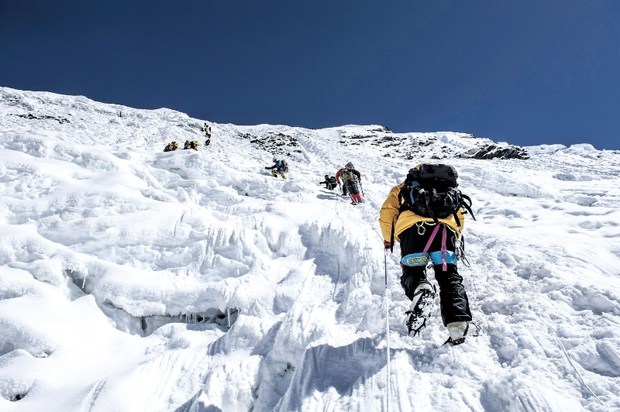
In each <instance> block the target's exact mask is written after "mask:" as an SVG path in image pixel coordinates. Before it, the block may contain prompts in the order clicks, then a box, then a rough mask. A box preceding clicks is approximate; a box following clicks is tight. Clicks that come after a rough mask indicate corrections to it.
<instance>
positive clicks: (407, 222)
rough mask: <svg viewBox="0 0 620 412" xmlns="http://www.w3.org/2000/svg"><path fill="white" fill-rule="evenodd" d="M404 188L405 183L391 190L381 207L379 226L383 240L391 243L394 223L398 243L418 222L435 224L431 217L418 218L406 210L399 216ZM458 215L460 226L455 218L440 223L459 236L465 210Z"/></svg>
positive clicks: (460, 210) (447, 218)
mask: <svg viewBox="0 0 620 412" xmlns="http://www.w3.org/2000/svg"><path fill="white" fill-rule="evenodd" d="M403 186H404V183H401V184H399V185H396V186H394V187H393V188H392V190H390V194H389V195H388V197H387V199H385V202H383V206H381V210H380V211H379V225H380V226H381V234H382V235H383V239H384V240H387V241H390V239H391V235H392V222H396V223H395V225H394V238H395V239H396V240H398V241H400V234H401V233H403V232H404V231H405V230H407V229H409V228H410V227H411V226H413V225H415V224H416V223H417V222H429V223H433V222H434V220H433V218H431V217H422V216H418V215H416V214H415V213H413V212H411V211H409V210H405V211H403V212H402V213H400V214H399V208H400V200H399V199H398V194H399V193H400V189H401V188H402V187H403ZM456 214H457V216H458V219H459V221H460V222H461V225H460V226H459V225H458V224H457V223H456V219H454V216H450V217H446V218H443V219H439V221H440V222H443V223H445V224H447V225H448V227H450V228H451V229H452V230H454V232H455V233H456V234H457V235H459V234H460V233H461V231H462V230H463V227H464V226H465V218H464V216H463V209H462V208H461V209H459V211H458V212H457V213H456Z"/></svg>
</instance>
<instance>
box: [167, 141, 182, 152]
mask: <svg viewBox="0 0 620 412" xmlns="http://www.w3.org/2000/svg"><path fill="white" fill-rule="evenodd" d="M178 148H179V145H178V144H177V142H176V141H172V142H170V143H168V144H167V145H166V147H164V152H172V151H174V150H177V149H178Z"/></svg>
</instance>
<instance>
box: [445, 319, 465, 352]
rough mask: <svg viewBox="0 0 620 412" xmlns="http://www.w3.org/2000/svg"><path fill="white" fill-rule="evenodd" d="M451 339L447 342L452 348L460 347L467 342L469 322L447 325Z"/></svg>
mask: <svg viewBox="0 0 620 412" xmlns="http://www.w3.org/2000/svg"><path fill="white" fill-rule="evenodd" d="M446 327H447V328H448V332H449V333H450V337H449V338H448V340H447V341H446V343H449V344H450V345H452V346H456V345H460V344H461V343H463V342H465V336H466V335H467V331H468V330H469V322H451V323H448V324H447V325H446Z"/></svg>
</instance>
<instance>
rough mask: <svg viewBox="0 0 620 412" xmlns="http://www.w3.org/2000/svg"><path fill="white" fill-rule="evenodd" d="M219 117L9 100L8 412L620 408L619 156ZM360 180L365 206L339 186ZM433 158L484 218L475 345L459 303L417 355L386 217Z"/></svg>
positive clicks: (34, 98) (2, 128)
mask: <svg viewBox="0 0 620 412" xmlns="http://www.w3.org/2000/svg"><path fill="white" fill-rule="evenodd" d="M205 121H207V120H204V119H192V118H190V117H188V116H187V115H185V114H183V113H179V112H175V111H172V110H168V109H159V110H138V109H133V108H129V107H124V106H118V105H111V104H102V103H98V102H94V101H91V100H89V99H87V98H84V97H75V96H62V95H57V94H52V93H44V92H26V91H19V90H14V89H9V88H0V148H1V149H2V150H0V234H1V236H0V411H3V412H26V411H27V412H30V411H46V412H56V411H58V412H61V411H62V412H67V411H90V412H108V411H110V412H112V411H113V412H121V411H127V412H134V411H177V412H181V411H192V412H197V411H220V410H221V411H255V412H256V411H388V410H389V411H414V410H415V411H459V412H461V411H488V412H491V411H558V412H559V411H562V412H565V411H618V410H620V303H619V302H620V152H617V151H616V152H614V151H599V150H596V149H594V148H593V147H592V146H590V145H588V144H582V145H574V146H571V147H564V146H561V145H553V146H535V147H526V148H524V149H525V150H526V151H527V152H528V153H529V155H530V158H529V159H527V160H520V159H510V160H501V159H492V160H479V159H472V158H464V157H459V155H462V154H464V153H467V152H468V151H471V150H473V149H476V148H479V147H482V146H484V145H487V144H491V143H493V142H491V141H490V140H488V139H484V138H475V137H473V136H471V135H467V134H464V133H454V132H436V133H391V132H390V131H389V130H387V129H385V128H382V127H381V126H342V127H335V128H330V129H321V130H310V129H302V128H294V127H288V126H274V125H257V126H235V125H231V124H217V123H212V122H208V121H207V122H208V123H209V124H210V125H211V126H212V132H213V137H212V140H211V145H210V146H208V147H204V139H205V137H204V134H203V133H202V132H201V130H200V128H201V127H202V126H203V124H204V123H205ZM188 139H189V140H199V141H201V142H202V145H201V146H200V148H199V150H198V151H193V150H177V151H174V152H165V153H164V152H163V148H164V146H165V145H166V144H167V143H168V142H170V141H172V140H177V142H179V143H180V146H181V147H183V142H184V141H185V140H188ZM498 146H500V147H507V146H508V145H507V144H505V143H499V144H498ZM469 153H471V152H469ZM274 155H275V156H276V157H278V158H284V159H286V160H287V161H288V163H289V165H290V172H289V174H288V179H286V180H284V179H282V178H274V177H272V176H271V175H270V174H269V173H268V171H267V170H265V169H264V167H265V166H270V165H271V164H272V158H273V157H274ZM348 161H351V162H353V164H354V165H355V167H356V168H357V169H358V170H359V171H360V172H361V173H362V179H363V180H362V185H363V190H364V194H365V198H366V200H367V202H366V203H364V204H360V205H355V206H354V205H351V204H350V203H349V201H348V200H347V199H346V198H343V197H341V196H340V195H339V192H338V191H337V190H336V191H329V190H327V189H325V188H324V186H322V185H320V184H318V182H320V181H322V180H323V176H324V175H325V174H330V175H332V174H335V172H336V171H337V170H338V168H340V167H342V166H343V165H344V164H345V163H346V162H348ZM423 161H433V162H437V161H442V162H446V163H449V164H451V165H453V166H455V167H456V168H457V170H458V172H459V176H460V185H461V189H462V190H463V192H464V193H466V194H469V195H470V196H471V198H472V200H473V210H474V213H475V216H476V218H477V220H476V221H473V220H472V219H471V217H468V219H467V222H466V230H465V238H466V248H465V251H466V256H467V258H468V260H469V263H470V265H469V266H466V265H464V264H463V263H461V264H460V270H461V274H462V275H463V276H464V278H465V287H466V289H467V292H468V295H469V299H470V303H471V306H472V311H473V316H474V321H475V322H476V323H477V324H478V325H479V326H480V328H481V334H480V336H478V337H469V338H468V339H467V340H466V342H465V343H464V344H462V345H460V346H456V347H450V346H442V343H443V342H444V341H445V340H446V339H447V337H448V334H447V331H446V329H445V327H444V326H443V325H442V322H441V318H440V316H439V310H438V307H436V308H435V314H434V317H433V318H432V319H431V321H430V324H429V325H428V327H427V328H426V329H424V330H423V331H422V333H421V335H420V336H417V337H413V336H407V330H406V326H405V315H404V312H405V311H406V310H407V309H408V306H409V304H408V300H407V298H406V297H405V296H404V294H403V292H402V289H401V286H400V283H399V279H400V267H399V263H398V261H399V255H400V251H399V249H398V247H396V249H395V250H394V253H393V254H388V255H387V290H386V286H385V285H386V282H385V263H386V260H385V259H386V255H385V254H384V250H383V244H382V242H383V239H382V238H381V236H380V235H379V233H380V232H379V225H378V212H379V208H380V207H381V204H382V203H383V201H384V199H385V197H386V196H387V194H388V191H389V190H390V188H391V187H392V186H393V185H395V184H397V183H399V182H401V181H402V180H403V178H404V176H405V175H406V173H407V170H408V169H409V168H411V167H413V166H414V165H415V164H416V163H418V162H423ZM430 279H431V280H432V281H433V282H434V278H433V275H432V274H431V276H430ZM386 298H387V301H386ZM386 303H387V309H388V312H389V331H390V333H389V345H390V351H389V353H388V350H387V343H388V339H387V338H388V335H387V333H386V331H387V328H386V316H385V315H386ZM437 303H438V302H437ZM388 357H389V359H390V362H389V364H388ZM388 366H389V368H388Z"/></svg>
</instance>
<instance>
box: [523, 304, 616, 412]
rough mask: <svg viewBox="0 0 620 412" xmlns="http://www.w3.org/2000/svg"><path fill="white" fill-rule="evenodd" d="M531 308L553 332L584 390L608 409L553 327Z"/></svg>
mask: <svg viewBox="0 0 620 412" xmlns="http://www.w3.org/2000/svg"><path fill="white" fill-rule="evenodd" d="M529 306H530V309H531V310H532V312H533V313H535V314H536V317H538V319H540V321H541V322H542V323H543V324H544V325H545V326H546V327H547V329H549V330H550V331H551V333H553V336H554V337H555V340H556V341H557V342H558V345H559V346H560V349H561V350H562V352H563V353H564V356H566V359H567V360H568V363H569V364H570V366H571V367H572V368H573V370H574V371H575V373H576V374H577V379H578V380H579V381H580V382H581V384H582V385H583V386H584V388H586V389H587V390H588V392H590V394H591V395H592V396H593V397H594V399H596V400H597V401H598V403H600V404H601V406H604V407H606V405H605V403H604V402H603V401H601V399H600V398H599V397H598V396H597V395H596V394H595V393H594V391H593V390H592V389H591V388H590V386H588V384H587V383H586V381H585V379H584V378H583V375H581V373H580V372H579V370H578V369H577V366H575V363H574V362H573V359H572V358H571V356H570V354H569V353H568V351H567V350H566V346H564V344H563V343H562V341H561V340H560V337H559V336H558V334H557V333H556V331H555V329H554V328H553V327H552V326H551V325H549V323H547V321H546V320H545V319H544V318H543V317H542V316H540V315H539V314H538V313H537V312H536V311H535V310H534V308H533V307H532V305H531V304H530V305H529Z"/></svg>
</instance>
